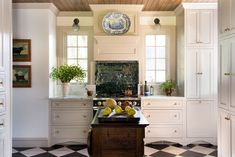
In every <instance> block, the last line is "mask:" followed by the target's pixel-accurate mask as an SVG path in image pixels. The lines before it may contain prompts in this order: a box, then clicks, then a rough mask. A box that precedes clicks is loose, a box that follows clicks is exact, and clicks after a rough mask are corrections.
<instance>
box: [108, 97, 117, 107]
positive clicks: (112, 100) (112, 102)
mask: <svg viewBox="0 0 235 157" xmlns="http://www.w3.org/2000/svg"><path fill="white" fill-rule="evenodd" d="M106 106H107V107H110V108H111V109H114V108H115V107H116V106H117V102H116V100H114V99H112V98H109V99H107V100H106Z"/></svg>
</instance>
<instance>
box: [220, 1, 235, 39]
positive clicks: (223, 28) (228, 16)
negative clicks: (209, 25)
mask: <svg viewBox="0 0 235 157" xmlns="http://www.w3.org/2000/svg"><path fill="white" fill-rule="evenodd" d="M234 8H235V0H219V12H218V16H219V21H220V22H219V33H220V35H226V34H232V33H235V9H234Z"/></svg>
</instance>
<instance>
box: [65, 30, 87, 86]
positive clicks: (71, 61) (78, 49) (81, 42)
mask: <svg viewBox="0 0 235 157" xmlns="http://www.w3.org/2000/svg"><path fill="white" fill-rule="evenodd" d="M66 50H67V64H68V65H79V66H81V67H82V68H83V70H85V72H86V78H85V80H84V81H85V82H87V81H88V75H87V74H88V65H87V64H88V35H67V43H66ZM71 82H75V81H71Z"/></svg>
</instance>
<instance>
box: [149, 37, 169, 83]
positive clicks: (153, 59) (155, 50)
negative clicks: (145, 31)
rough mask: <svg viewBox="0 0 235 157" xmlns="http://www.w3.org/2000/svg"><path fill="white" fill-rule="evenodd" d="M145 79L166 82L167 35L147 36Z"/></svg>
mask: <svg viewBox="0 0 235 157" xmlns="http://www.w3.org/2000/svg"><path fill="white" fill-rule="evenodd" d="M145 56H146V57H145V79H146V81H148V82H154V83H160V82H164V81H165V80H166V56H167V55H166V35H146V36H145Z"/></svg>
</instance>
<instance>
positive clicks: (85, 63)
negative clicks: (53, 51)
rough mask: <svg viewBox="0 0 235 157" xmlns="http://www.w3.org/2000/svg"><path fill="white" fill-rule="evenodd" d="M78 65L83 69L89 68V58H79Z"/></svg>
mask: <svg viewBox="0 0 235 157" xmlns="http://www.w3.org/2000/svg"><path fill="white" fill-rule="evenodd" d="M78 65H80V66H81V67H82V69H83V70H87V60H78Z"/></svg>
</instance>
